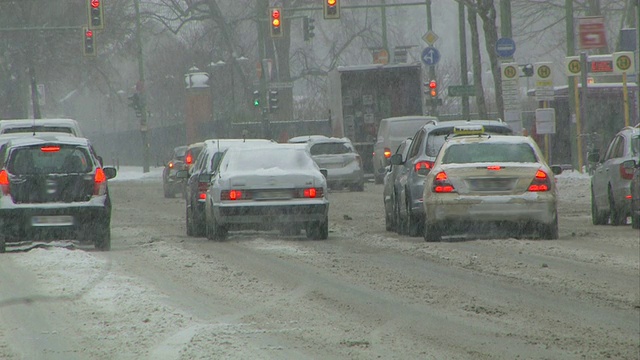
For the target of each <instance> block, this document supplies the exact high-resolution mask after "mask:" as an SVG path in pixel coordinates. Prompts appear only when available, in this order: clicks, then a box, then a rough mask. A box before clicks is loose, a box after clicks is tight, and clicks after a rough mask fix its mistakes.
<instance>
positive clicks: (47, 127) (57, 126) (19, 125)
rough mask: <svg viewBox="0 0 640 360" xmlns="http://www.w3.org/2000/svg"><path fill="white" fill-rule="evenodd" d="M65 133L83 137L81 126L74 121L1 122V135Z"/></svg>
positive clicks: (20, 120) (26, 120)
mask: <svg viewBox="0 0 640 360" xmlns="http://www.w3.org/2000/svg"><path fill="white" fill-rule="evenodd" d="M34 132H35V133H43V132H46V133H49V132H55V133H64V134H67V135H71V136H75V137H83V135H82V131H81V130H80V124H78V122H77V121H75V120H73V119H11V120H0V135H4V134H21V133H34Z"/></svg>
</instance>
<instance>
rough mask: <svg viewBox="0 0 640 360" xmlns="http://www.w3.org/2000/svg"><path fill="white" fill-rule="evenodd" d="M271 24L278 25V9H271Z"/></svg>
mask: <svg viewBox="0 0 640 360" xmlns="http://www.w3.org/2000/svg"><path fill="white" fill-rule="evenodd" d="M271 25H273V26H274V27H279V26H280V10H278V9H273V10H271Z"/></svg>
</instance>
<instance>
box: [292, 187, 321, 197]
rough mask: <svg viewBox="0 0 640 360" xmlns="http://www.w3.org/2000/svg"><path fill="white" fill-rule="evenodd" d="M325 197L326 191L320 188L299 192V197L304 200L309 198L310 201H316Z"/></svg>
mask: <svg viewBox="0 0 640 360" xmlns="http://www.w3.org/2000/svg"><path fill="white" fill-rule="evenodd" d="M323 196H324V191H323V190H322V188H321V187H320V188H306V189H300V190H299V191H298V196H297V197H304V198H308V199H316V198H321V197H323Z"/></svg>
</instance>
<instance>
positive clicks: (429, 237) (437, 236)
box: [422, 224, 442, 242]
mask: <svg viewBox="0 0 640 360" xmlns="http://www.w3.org/2000/svg"><path fill="white" fill-rule="evenodd" d="M422 237H424V241H426V242H437V241H441V240H442V233H441V231H440V228H439V227H438V225H435V224H433V225H428V224H425V225H424V227H423V232H422Z"/></svg>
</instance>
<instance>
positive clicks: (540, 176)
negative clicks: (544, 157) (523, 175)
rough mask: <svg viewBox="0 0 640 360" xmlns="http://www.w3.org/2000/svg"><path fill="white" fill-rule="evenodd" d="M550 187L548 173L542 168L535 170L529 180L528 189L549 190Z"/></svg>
mask: <svg viewBox="0 0 640 360" xmlns="http://www.w3.org/2000/svg"><path fill="white" fill-rule="evenodd" d="M550 188H551V182H550V181H549V175H547V173H546V172H544V171H542V170H538V171H537V172H536V177H535V178H534V179H533V181H531V185H529V191H549V189H550Z"/></svg>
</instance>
